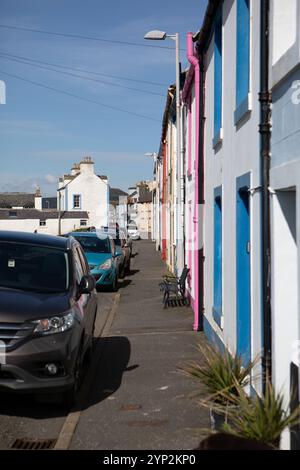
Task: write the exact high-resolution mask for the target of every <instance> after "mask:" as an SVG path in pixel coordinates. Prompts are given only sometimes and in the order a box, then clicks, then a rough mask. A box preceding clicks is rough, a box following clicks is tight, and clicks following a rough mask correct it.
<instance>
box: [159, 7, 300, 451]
mask: <svg viewBox="0 0 300 470" xmlns="http://www.w3.org/2000/svg"><path fill="white" fill-rule="evenodd" d="M186 50H187V61H188V63H189V67H188V68H187V69H186V70H184V71H182V72H181V89H180V90H177V89H176V86H174V85H172V86H170V88H169V89H168V93H167V100H166V107H165V113H164V117H163V126H162V136H161V142H160V150H159V154H158V157H157V160H156V167H155V175H156V201H157V203H158V204H156V208H155V210H156V214H154V220H156V221H157V222H156V224H155V229H154V238H155V239H156V243H157V248H158V249H160V250H161V254H162V257H163V259H164V260H165V261H166V263H167V265H168V267H169V269H170V270H171V271H173V272H175V273H176V274H179V275H180V273H181V271H182V269H183V266H184V265H187V267H188V268H189V270H190V271H189V276H188V280H187V285H186V289H187V292H188V295H189V297H190V299H191V305H192V308H193V311H194V329H195V330H197V331H199V330H204V332H205V333H206V335H207V337H208V338H209V339H210V340H211V341H213V342H216V343H217V344H219V345H220V346H221V347H226V348H228V349H229V350H230V351H232V352H234V351H238V352H239V353H240V354H241V355H242V356H243V359H244V361H245V362H246V361H247V360H249V359H251V358H252V359H254V358H255V357H256V356H258V355H259V356H260V358H261V361H260V363H259V365H258V366H257V368H256V370H255V371H254V373H253V380H252V384H251V390H250V392H251V393H258V394H260V393H262V390H263V387H264V382H265V380H266V379H265V378H266V375H267V374H269V375H271V377H272V381H273V383H274V384H275V386H276V388H277V390H283V392H284V396H285V400H286V403H289V401H290V398H291V392H290V390H291V389H292V388H295V389H296V390H297V391H298V400H299V356H300V352H299V351H300V346H299V345H300V321H299V320H300V295H299V293H300V279H299V272H300V254H299V249H298V247H299V244H300V3H299V2H298V1H297V0H289V1H282V0H260V1H257V0H224V1H216V0H210V1H209V2H208V6H207V11H206V15H205V18H204V22H203V24H202V26H201V28H200V29H199V31H198V32H196V33H192V32H190V33H188V34H187V44H186ZM177 93H180V117H181V119H180V123H179V125H178V122H177V120H176V112H175V111H176V108H175V102H176V94H177ZM177 133H180V148H178V144H177V142H178V141H179V140H178V139H177ZM182 225H183V233H184V236H183V237H182V236H180V234H181V226H182ZM254 376H255V377H257V376H258V377H259V379H258V380H257V379H256V380H254ZM296 401H297V400H296ZM283 445H284V447H285V448H290V447H293V446H294V442H293V439H291V436H290V435H289V433H286V435H285V436H284V442H283Z"/></svg>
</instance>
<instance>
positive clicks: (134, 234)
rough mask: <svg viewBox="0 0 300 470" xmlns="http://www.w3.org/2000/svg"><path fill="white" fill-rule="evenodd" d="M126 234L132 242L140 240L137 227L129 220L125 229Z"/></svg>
mask: <svg viewBox="0 0 300 470" xmlns="http://www.w3.org/2000/svg"><path fill="white" fill-rule="evenodd" d="M127 232H128V235H129V236H130V238H131V239H132V240H140V238H141V237H140V232H139V230H138V228H137V225H136V223H135V222H134V220H131V221H130V222H129V224H128V227H127Z"/></svg>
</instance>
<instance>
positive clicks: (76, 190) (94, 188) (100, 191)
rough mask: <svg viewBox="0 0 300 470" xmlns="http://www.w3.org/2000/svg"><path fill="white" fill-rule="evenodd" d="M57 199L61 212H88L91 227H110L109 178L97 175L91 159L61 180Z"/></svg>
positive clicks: (87, 159)
mask: <svg viewBox="0 0 300 470" xmlns="http://www.w3.org/2000/svg"><path fill="white" fill-rule="evenodd" d="M57 198H58V201H57V207H58V209H60V210H61V211H74V212H77V211H78V212H80V211H86V212H87V213H88V217H89V225H90V226H94V227H96V228H100V227H101V226H107V225H108V209H109V185H108V178H107V176H101V175H97V174H95V169H94V162H93V161H92V159H91V158H90V157H86V158H84V159H83V160H82V161H81V162H80V163H79V164H74V165H73V168H72V170H71V173H70V174H68V175H64V176H63V177H62V178H60V179H59V185H58V192H57Z"/></svg>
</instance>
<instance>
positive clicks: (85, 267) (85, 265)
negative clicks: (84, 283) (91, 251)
mask: <svg viewBox="0 0 300 470" xmlns="http://www.w3.org/2000/svg"><path fill="white" fill-rule="evenodd" d="M77 250H78V254H79V258H80V261H81V265H82V268H83V272H84V274H85V275H87V274H89V273H90V268H89V265H88V263H87V261H86V259H85V256H84V253H83V250H82V249H81V248H80V247H77Z"/></svg>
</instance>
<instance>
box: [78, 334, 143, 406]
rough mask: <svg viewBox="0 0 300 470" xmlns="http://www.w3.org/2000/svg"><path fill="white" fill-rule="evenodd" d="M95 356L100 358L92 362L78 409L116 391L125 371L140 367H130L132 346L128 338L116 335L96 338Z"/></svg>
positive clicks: (98, 401)
mask: <svg viewBox="0 0 300 470" xmlns="http://www.w3.org/2000/svg"><path fill="white" fill-rule="evenodd" d="M94 351H95V352H94V357H95V358H98V357H99V356H100V360H98V362H97V359H96V361H93V362H92V364H91V369H90V371H89V374H88V377H87V378H86V383H84V384H83V391H82V392H83V396H82V401H81V400H79V405H78V406H77V409H80V410H83V409H86V408H89V407H90V406H92V405H95V404H97V403H100V402H101V401H103V400H105V399H106V398H107V397H109V396H110V395H112V394H113V393H115V392H116V391H117V390H118V388H119V387H120V386H121V383H122V377H123V373H124V372H130V371H131V370H134V369H135V368H137V367H138V365H134V366H131V367H129V368H128V363H129V360H130V354H131V346H130V342H129V340H128V338H125V337H121V336H116V337H105V338H96V340H95V350H94ZM95 362H96V363H95Z"/></svg>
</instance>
